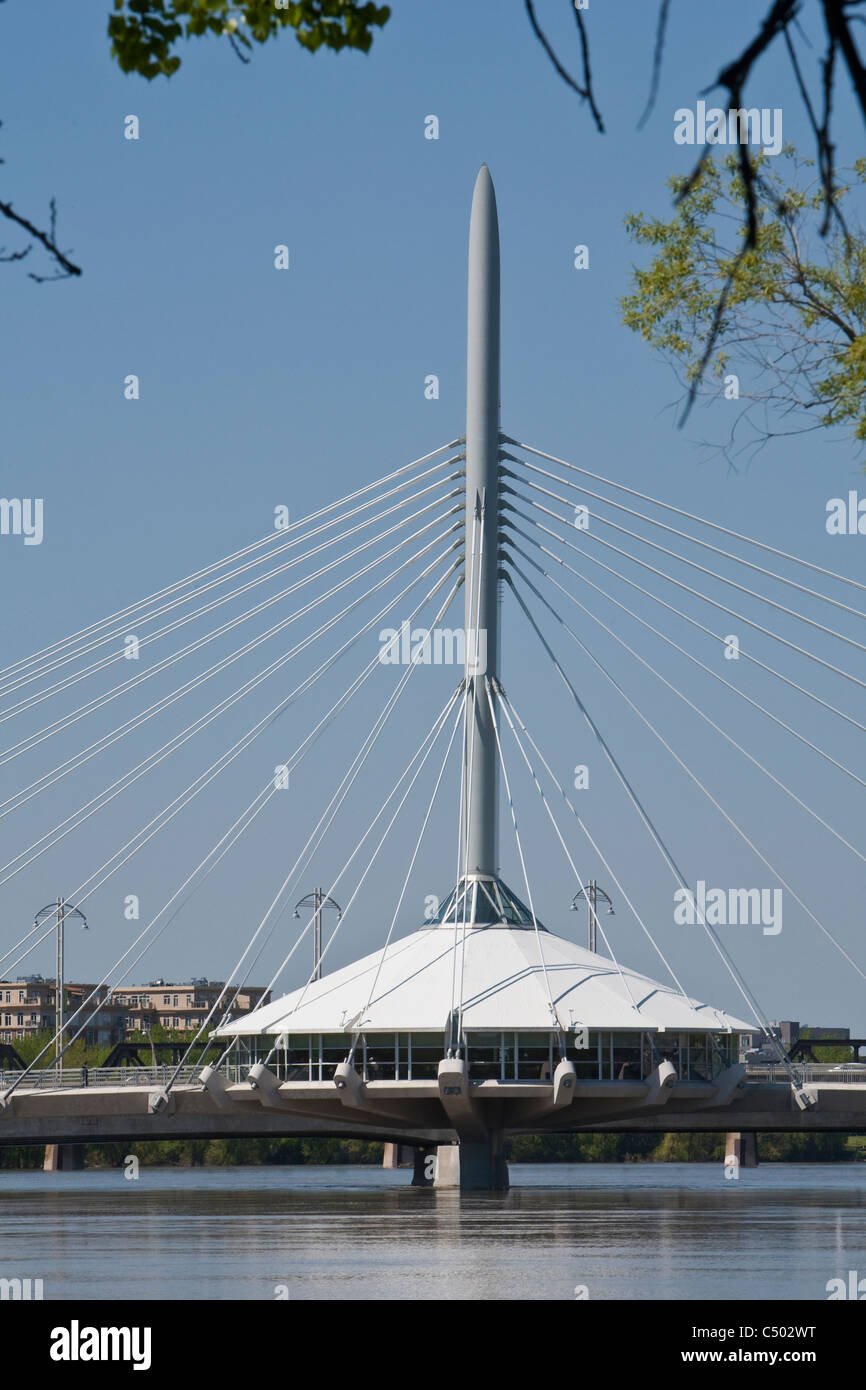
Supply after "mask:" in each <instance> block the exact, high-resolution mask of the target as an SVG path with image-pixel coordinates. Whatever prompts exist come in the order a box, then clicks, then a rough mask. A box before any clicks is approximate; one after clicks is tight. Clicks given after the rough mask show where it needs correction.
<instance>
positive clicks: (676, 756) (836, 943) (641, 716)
mask: <svg viewBox="0 0 866 1390" xmlns="http://www.w3.org/2000/svg"><path fill="white" fill-rule="evenodd" d="M514 568H515V570H516V571H517V573H518V574H519V575H520V578H521V579H522V580H523V582H524V584H526V585H527V586H528V587H529V588H530V589H531V590H532V592H533V593H534V594H536V596H537V597H538V598H539V599H540V600H541V602H542V603H543V604H544V606H545V607H546V608H548V609H549V611H550V612H551V613H552V614H553V615H554V617H555V618H556V619H557V621H558V622H559V623H560V625H561V626H562V627H564V628H565V630H566V632H567V633H568V634H569V636H570V637H571V638H572V639H573V640H574V641H575V642H576V643H577V644H578V646H579V647H580V649H581V651H583V652H584V654H585V655H586V656H588V657H589V659H590V661H591V662H592V663H593V665H594V666H596V667H597V669H598V670H599V671H601V673H602V675H603V676H604V677H605V678H606V679H607V680H608V681H609V683H610V684H611V685H612V686H613V687H614V689H615V690H616V691H617V692H618V694H620V695H621V696H622V698H623V699H624V700H625V702H626V704H627V705H628V706H629V708H630V709H631V710H633V711H634V713H635V714H636V715H637V716H638V718H639V719H640V720H641V722H642V723H643V724H645V725H646V727H647V728H648V729H649V731H650V732H651V733H652V734H653V735H654V736H655V738H657V739H658V741H659V742H660V743H661V744H662V746H663V747H664V748H665V749H666V750H667V751H668V752H669V753H670V755H671V757H672V758H673V759H674V760H675V762H676V763H678V764H679V766H680V767H681V768H682V769H683V771H684V772H685V773H687V774H688V776H689V777H690V778H691V780H692V781H693V782H694V784H695V786H696V787H698V788H699V789H700V791H702V792H703V794H704V796H705V797H706V798H707V800H708V801H710V802H711V803H712V805H713V806H715V808H716V810H717V811H718V812H719V813H720V815H722V816H724V818H725V820H726V821H727V823H728V824H729V825H730V826H731V828H732V829H733V830H735V831H736V832H737V834H738V835H739V836H740V839H741V840H743V842H744V843H745V844H746V845H747V846H748V847H749V849H750V850H751V851H752V853H753V854H755V855H756V856H757V858H758V859H760V860H761V863H762V864H764V865H765V867H766V868H767V869H769V871H770V873H771V874H772V875H773V877H774V878H775V879H777V880H778V882H779V883H781V885H782V887H783V888H784V889H785V890H786V892H788V893H790V895H791V897H792V898H793V899H794V901H795V903H797V905H798V906H799V907H800V908H801V909H802V910H803V912H805V913H806V915H807V917H809V918H810V919H811V921H813V922H814V923H815V926H816V927H817V928H818V929H819V931H821V932H822V933H823V935H824V936H825V937H826V938H827V940H828V941H829V942H831V943H832V945H834V946H835V947H836V949H837V951H838V952H839V953H840V955H842V956H843V957H844V958H845V960H847V962H848V964H849V965H850V966H852V968H853V969H854V970H856V971H857V974H858V975H859V976H860V977H861V979H864V980H866V973H864V971H863V970H861V969H860V966H859V965H858V964H857V962H856V961H855V960H854V959H853V958H852V957H851V956H850V955H849V954H848V952H847V951H846V950H845V948H844V946H843V945H842V944H841V942H839V941H837V940H836V938H835V936H834V935H833V933H832V932H831V931H830V930H829V928H827V927H825V926H824V923H823V922H822V921H821V920H820V919H819V918H818V917H817V916H816V915H815V913H814V912H813V911H812V909H811V908H810V907H808V906H807V905H806V903H805V902H804V901H803V899H802V898H801V897H800V896H799V894H798V893H797V892H796V891H795V890H794V889H793V888H792V887H791V885H790V883H789V882H788V880H787V879H786V878H784V877H783V875H782V874H781V873H780V872H779V870H778V869H777V868H775V866H774V865H773V864H772V863H771V862H770V860H769V859H767V857H766V855H764V854H763V853H762V851H761V850H760V849H758V847H757V845H756V844H755V843H754V842H753V841H752V840H751V839H750V837H749V836H748V835H747V834H746V832H745V831H744V830H743V829H742V827H741V826H740V825H738V824H737V822H736V821H735V820H734V818H733V817H732V816H731V815H729V814H728V812H727V811H726V810H725V808H724V807H723V806H722V805H721V803H720V802H718V801H717V800H716V798H715V797H714V796H713V794H712V792H710V791H709V789H708V788H707V787H705V786H704V784H703V782H701V780H700V778H699V777H698V776H697V774H696V773H694V772H693V771H692V769H691V768H690V767H689V766H688V764H687V763H685V762H684V761H683V759H682V758H681V757H680V756H679V754H678V753H677V752H676V751H675V749H673V748H672V747H671V745H670V744H669V743H668V742H667V740H666V739H665V737H664V735H663V734H661V733H660V732H659V730H658V729H656V727H655V726H654V724H652V723H651V721H650V720H649V719H648V718H647V717H646V715H645V714H644V713H643V712H642V711H641V710H640V709H638V707H637V705H636V704H635V703H634V701H633V700H631V699H630V697H629V696H628V695H627V694H626V692H625V691H624V690H623V689H622V687H621V686H620V685H619V683H618V682H617V681H616V680H615V678H614V677H613V676H612V675H611V674H610V672H609V671H608V670H607V668H606V667H605V666H604V664H603V663H602V662H601V661H599V659H598V657H597V656H595V655H594V654H593V653H592V652H591V651H590V649H589V648H588V647H587V646H586V644H585V643H584V642H582V641H581V639H580V638H579V637H578V636H577V634H576V633H575V632H574V631H573V630H572V628H570V627H569V625H568V623H566V622H565V620H564V619H563V618H562V617H561V616H560V615H559V614H558V613H557V612H556V609H555V608H553V607H552V605H551V604H549V603H548V601H547V599H546V598H545V597H544V595H543V594H540V593H539V592H538V590H537V589H536V587H535V585H534V584H533V583H532V581H531V580H530V579H529V578H528V577H527V576H526V575H525V574H523V572H522V571H521V570H519V569H518V568H517V566H516V565H515V566H514ZM514 592H515V593H517V591H516V589H515V590H514ZM518 598H519V596H518ZM602 746H604V747H606V745H604V744H603V745H602ZM665 852H666V854H669V853H670V851H668V850H667V849H666V851H665ZM670 862H671V865H673V864H674V862H675V861H674V860H673V858H671V861H670ZM675 872H676V875H677V876H678V877H679V878H680V886H681V887H682V888H683V889H685V890H686V891H687V892H689V893H690V892H691V890H690V889H689V888H688V885H687V883H686V881H685V879H684V878H683V877H682V876H681V874H680V870H679V868H678V867H677V868H676V870H675ZM692 897H693V898H694V895H692ZM705 925H706V927H707V929H708V930H709V931H712V928H711V927H710V926H709V923H705ZM713 936H714V937H715V933H713ZM719 944H720V946H721V943H719ZM765 1021H766V1020H764V1019H762V1020H761V1022H762V1023H764V1022H765Z"/></svg>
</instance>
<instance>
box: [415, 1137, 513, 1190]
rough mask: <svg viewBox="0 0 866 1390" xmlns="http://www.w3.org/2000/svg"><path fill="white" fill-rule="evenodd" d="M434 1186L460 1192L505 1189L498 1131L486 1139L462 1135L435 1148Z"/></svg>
mask: <svg viewBox="0 0 866 1390" xmlns="http://www.w3.org/2000/svg"><path fill="white" fill-rule="evenodd" d="M433 1186H434V1187H435V1188H448V1187H450V1188H455V1187H456V1188H459V1189H460V1191H461V1192H507V1191H508V1186H509V1183H508V1164H507V1163H506V1161H505V1149H504V1144H503V1139H502V1135H501V1133H493V1134H490V1135H488V1137H487V1138H486V1139H481V1140H478V1139H461V1141H460V1143H459V1144H440V1145H439V1146H438V1147H437V1149H436V1177H435V1179H434V1181H433Z"/></svg>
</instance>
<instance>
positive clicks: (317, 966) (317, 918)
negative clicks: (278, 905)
mask: <svg viewBox="0 0 866 1390" xmlns="http://www.w3.org/2000/svg"><path fill="white" fill-rule="evenodd" d="M309 902H311V903H312V904H313V973H312V975H311V976H310V979H311V980H321V978H322V909H323V908H325V907H333V908H334V909H335V911H336V913H337V921H338V922H339V920H340V918H341V917H342V915H343V909H342V908H341V907H340V904H339V903H337V902H335V901H334V899H333V898H331V897H329V896H328V894H327V893H326V892H325V891H324V889H322V888H314V889H313V891H312V893H307V895H306V896H305V897H303V898H301V899H300V901H299V902H296V903H295V916H296V917H300V915H301V914H300V912H299V911H298V909H299V908H301V907H303V906H304V903H309Z"/></svg>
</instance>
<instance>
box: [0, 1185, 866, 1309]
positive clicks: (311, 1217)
mask: <svg viewBox="0 0 866 1390" xmlns="http://www.w3.org/2000/svg"><path fill="white" fill-rule="evenodd" d="M409 1178H410V1173H409V1172H408V1171H406V1170H405V1169H399V1170H396V1171H388V1170H383V1169H381V1168H361V1167H279V1168H275V1167H274V1168H272V1167H268V1168H265V1167H261V1168H258V1167H257V1168H205V1169H202V1168H198V1169H189V1168H185V1169H164V1168H163V1169H154V1168H142V1169H141V1171H140V1176H139V1178H138V1180H136V1181H130V1180H127V1179H126V1178H124V1175H123V1171H122V1170H117V1171H93V1172H83V1173H41V1172H38V1173H37V1172H11V1171H0V1214H2V1224H0V1231H2V1240H0V1250H2V1254H0V1277H5V1278H15V1277H17V1278H27V1277H30V1278H31V1279H37V1278H39V1279H42V1281H43V1296H44V1298H45V1299H46V1300H49V1299H80V1298H83V1299H124V1298H144V1299H189V1298H193V1299H217V1300H218V1299H237V1298H242V1299H274V1298H289V1299H301V1300H304V1299H338V1300H339V1299H383V1298H384V1299H409V1300H416V1299H478V1300H489V1299H506V1298H507V1299H515V1298H519V1299H545V1300H548V1299H574V1298H575V1297H577V1296H579V1297H588V1298H589V1299H659V1298H662V1299H670V1300H688V1299H704V1298H712V1299H730V1300H742V1301H748V1300H750V1299H778V1300H789V1299H798V1300H812V1299H819V1300H825V1299H826V1298H827V1292H826V1286H827V1282H828V1280H830V1279H834V1278H837V1277H841V1278H843V1279H845V1280H846V1282H847V1281H848V1278H849V1271H850V1270H856V1271H858V1272H859V1274H858V1277H866V1166H864V1165H863V1164H858V1163H852V1164H850V1165H830V1164H781V1163H774V1164H765V1165H763V1166H762V1167H760V1168H758V1169H747V1170H741V1172H740V1175H739V1178H737V1179H736V1180H728V1179H726V1178H725V1177H724V1173H723V1169H722V1167H721V1165H720V1164H719V1165H716V1164H688V1163H671V1164H663V1165H662V1164H641V1165H631V1164H574V1165H572V1164H556V1165H541V1164H531V1165H530V1164H525V1165H520V1164H512V1165H511V1181H512V1187H511V1191H510V1192H508V1193H507V1194H499V1195H491V1196H487V1195H484V1196H479V1195H474V1194H473V1195H466V1196H461V1195H460V1194H459V1193H455V1192H445V1191H443V1192H432V1191H429V1190H417V1189H412V1188H410V1187H409V1186H408V1183H409ZM864 1288H866V1284H864Z"/></svg>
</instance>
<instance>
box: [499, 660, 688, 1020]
mask: <svg viewBox="0 0 866 1390" xmlns="http://www.w3.org/2000/svg"><path fill="white" fill-rule="evenodd" d="M496 693H497V695H498V697H499V703H500V705H501V706H502V712H503V714H504V715H505V718H506V720H507V721H508V727H509V729H510V730H511V733H512V736H513V738H514V742H515V743H516V744H517V747H518V749H519V750H520V754H521V757H522V758H523V761H524V762H525V763H526V768H527V771H528V773H529V775H530V777H531V778H532V780H533V782H534V784H535V790H536V791H537V792H538V795H539V796H540V797H541V803H542V805H543V806H544V809H545V811H546V812H547V817H548V820H549V821H550V824H551V825H552V826H553V829H554V831H555V833H556V838H557V839H558V840H559V843H560V845H561V846H562V850H563V853H564V855H565V857H566V859H567V860H568V863H569V866H570V868H571V871H572V873H573V874H574V877H575V879H576V880H577V886H578V888H579V889H580V892H581V893H582V894H583V896H584V898H585V899H586V904H587V908H588V910H589V915H590V918H591V920H592V921H593V922H595V925H596V928H597V930H598V931H600V932H601V939H602V941H603V942H604V944H605V946H606V947H607V949H608V951H609V952H610V957H611V960H612V961H613V963H614V965H615V966H616V972H617V974H618V975H619V978H620V982H621V984H622V987H623V989H624V990H625V992H626V994H627V995H628V997H629V999H630V1000H631V1005H632V1008H633V1009H634V1010H635V1012H640V1010H639V1008H638V1004H637V1000H636V999H635V997H634V995H633V994H632V992H631V986H630V985H629V983H628V980H627V979H626V977H625V975H624V974H623V971H622V967H621V966H620V963H619V961H618V960H617V958H616V952H615V951H614V949H613V946H612V945H611V943H610V941H609V940H608V937H607V933H606V932H605V930H604V927H603V926H602V925H601V922H600V921H599V917H598V913H597V911H596V910H595V908H594V907H593V905H592V900H591V899H590V897H589V895H588V893H587V890H586V885H585V884H584V881H583V879H582V878H581V876H580V870H579V869H578V867H577V865H576V864H575V862H574V859H573V858H572V855H571V851H570V850H569V848H568V845H567V844H566V843H565V837H564V836H563V834H562V831H561V830H560V828H559V825H558V824H557V821H556V817H555V816H554V814H553V810H552V808H551V806H550V803H549V801H548V800H547V797H546V796H545V794H544V788H543V787H542V785H541V783H540V782H539V780H538V777H537V775H536V772H535V768H534V767H533V766H532V763H531V762H530V760H529V757H528V755H527V752H526V749H525V748H524V746H523V743H522V741H521V738H520V735H519V734H518V732H517V730H516V729H515V727H514V720H513V719H512V718H511V711H510V709H509V703H510V702H509V700H508V699H507V698H506V696H505V693H504V691H503V690H502V688H501V687H500V686H498V685H497V690H496ZM516 717H517V716H516V712H515V718H516ZM674 978H676V977H674Z"/></svg>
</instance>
